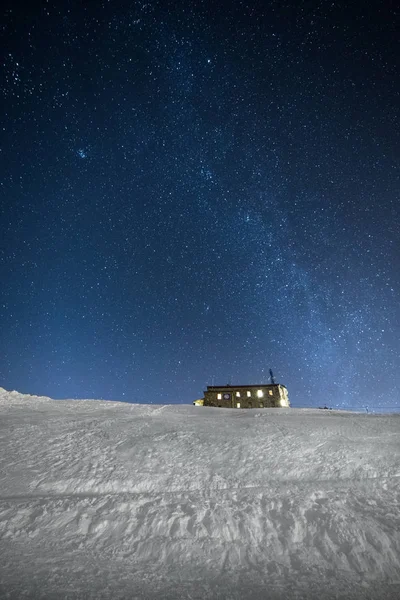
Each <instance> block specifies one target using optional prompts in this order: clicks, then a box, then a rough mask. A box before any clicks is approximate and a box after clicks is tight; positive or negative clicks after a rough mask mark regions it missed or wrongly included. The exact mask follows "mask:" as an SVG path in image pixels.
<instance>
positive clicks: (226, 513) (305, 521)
mask: <svg viewBox="0 0 400 600" xmlns="http://www.w3.org/2000/svg"><path fill="white" fill-rule="evenodd" d="M0 461H1V475H0V554H1V556H2V561H1V565H0V596H1V598H10V599H14V598H15V599H16V598H32V599H35V600H36V599H38V598H43V599H48V598H54V599H55V598H68V599H72V598H74V599H79V598H82V599H83V598H85V599H88V598H90V599H92V598H93V599H94V598H96V599H104V600H105V599H109V598H110V599H111V598H112V599H125V598H126V599H128V598H131V599H134V598H137V599H139V598H140V599H144V598H146V599H147V598H149V599H153V598H157V599H158V598H160V599H161V598H165V599H170V600H178V599H180V598H182V599H183V598H185V599H188V600H189V599H191V600H200V599H209V600H211V599H212V600H214V599H215V600H218V599H220V600H225V599H226V600H228V599H232V600H239V598H240V599H247V598H248V599H250V598H251V599H260V600H261V599H269V600H275V599H276V600H278V599H282V600H283V599H287V598H288V599H290V598H296V599H307V600H314V599H315V600H317V599H318V600H324V599H325V598H327V599H330V598H332V599H334V598H335V599H337V598H343V599H345V598H346V599H347V598H351V599H355V600H358V599H365V600H366V599H370V600H372V599H377V600H384V599H386V598H387V599H388V600H389V599H390V600H391V599H393V600H394V599H398V598H399V597H400V485H399V483H400V479H399V478H400V415H385V416H379V415H366V414H356V413H346V412H334V411H321V410H300V409H263V410H247V411H246V410H230V409H213V408H204V407H203V408H201V407H194V406H183V405H179V406H176V405H174V406H154V405H132V404H125V403H118V402H105V401H97V400H79V401H53V400H51V399H48V398H38V397H35V396H24V395H22V394H18V393H17V392H6V391H5V390H2V389H1V388H0Z"/></svg>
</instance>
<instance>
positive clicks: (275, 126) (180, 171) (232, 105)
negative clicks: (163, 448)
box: [0, 0, 400, 409]
mask: <svg viewBox="0 0 400 600" xmlns="http://www.w3.org/2000/svg"><path fill="white" fill-rule="evenodd" d="M398 31H399V11H398V9H397V8H396V3H395V2H382V1H380V2H373V1H372V2H366V3H365V2H359V3H349V2H329V1H328V2H327V1H320V2H313V1H307V2H305V1H301V0H298V1H292V2H291V1H286V2H285V1H281V0H279V1H275V0H272V1H267V0H264V1H258V2H252V1H250V0H249V1H248V2H247V1H246V2H242V1H240V0H235V1H233V0H232V1H231V2H216V1H214V2H206V1H200V0H177V1H174V2H172V1H169V0H156V1H153V0H149V1H146V0H144V1H142V2H134V1H130V2H128V1H123V0H115V1H113V0H108V1H105V0H103V1H100V0H99V1H94V0H92V1H89V0H87V1H83V0H81V1H78V0H70V1H69V0H65V1H52V0H50V1H47V2H46V1H34V0H32V1H29V2H26V3H23V2H20V1H18V0H17V1H15V2H12V3H11V2H7V3H6V8H5V9H3V12H2V20H1V33H2V48H3V52H2V61H3V69H2V79H1V98H2V106H3V109H2V111H1V121H2V123H1V134H2V136H1V139H2V152H1V236H0V277H1V280H0V281H1V287H0V386H2V387H5V388H6V389H16V390H18V391H20V392H24V393H31V394H41V395H48V396H52V397H54V398H65V397H77V398H108V399H119V400H127V401H134V402H154V403H175V402H184V403H186V402H191V401H192V400H194V399H195V398H198V397H201V396H202V392H203V390H204V389H205V386H207V385H212V384H214V385H216V384H222V385H224V384H226V383H232V384H235V383H237V384H246V383H252V384H258V383H264V382H268V381H269V368H272V369H273V371H274V374H275V379H276V380H277V381H278V382H280V383H283V384H285V385H286V386H287V387H288V390H289V397H290V399H291V402H292V405H293V406H319V405H323V404H324V403H327V404H328V405H331V406H335V405H341V406H344V407H348V408H356V407H360V408H362V407H365V406H369V407H370V408H371V409H372V408H373V407H379V406H384V407H396V406H397V407H400V368H399V367H400V365H399V355H400V335H399V324H400V306H399V293H400V198H399V196H400V193H399V189H400V185H399V183H400V181H399V172H400V171H399V155H400V139H399V138H400V128H399V107H400V93H399V92H400V82H399V70H398V69H399V67H398V54H399V39H398Z"/></svg>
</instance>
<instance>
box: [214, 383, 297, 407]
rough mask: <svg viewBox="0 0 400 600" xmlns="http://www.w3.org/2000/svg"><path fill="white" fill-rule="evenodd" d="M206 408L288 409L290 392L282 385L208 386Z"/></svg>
mask: <svg viewBox="0 0 400 600" xmlns="http://www.w3.org/2000/svg"><path fill="white" fill-rule="evenodd" d="M204 406H216V407H220V408H275V407H276V408H282V407H283V408H288V407H289V406H290V402H289V396H288V391H287V389H286V387H285V386H284V385H282V384H280V383H263V384H260V385H208V386H207V389H206V391H205V392H204Z"/></svg>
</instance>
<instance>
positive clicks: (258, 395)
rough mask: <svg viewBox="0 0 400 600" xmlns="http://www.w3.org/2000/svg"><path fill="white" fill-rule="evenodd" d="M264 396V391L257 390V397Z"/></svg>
mask: <svg viewBox="0 0 400 600" xmlns="http://www.w3.org/2000/svg"><path fill="white" fill-rule="evenodd" d="M263 396H264V392H263V391H262V390H257V398H262V397H263Z"/></svg>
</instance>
